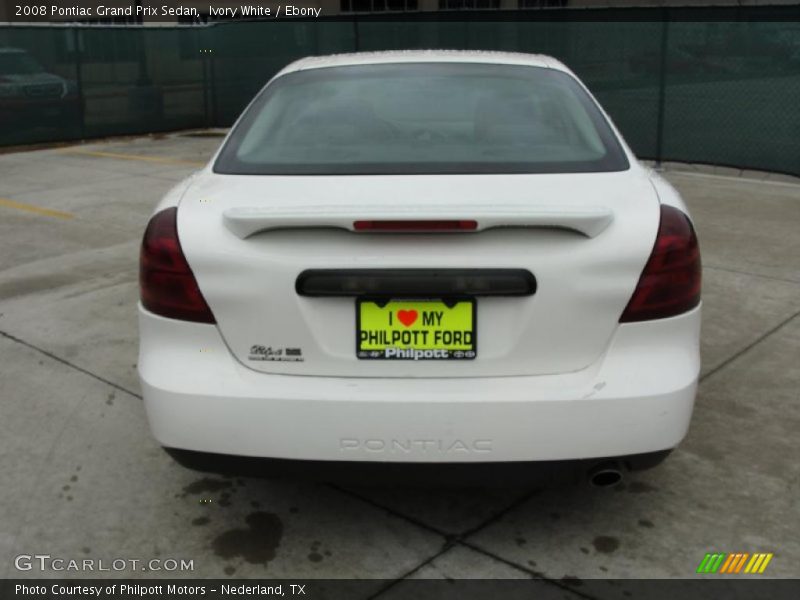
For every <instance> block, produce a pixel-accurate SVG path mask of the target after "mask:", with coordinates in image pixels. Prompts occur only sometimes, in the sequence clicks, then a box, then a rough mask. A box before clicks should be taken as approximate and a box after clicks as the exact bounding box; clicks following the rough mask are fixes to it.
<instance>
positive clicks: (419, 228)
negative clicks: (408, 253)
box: [353, 220, 478, 233]
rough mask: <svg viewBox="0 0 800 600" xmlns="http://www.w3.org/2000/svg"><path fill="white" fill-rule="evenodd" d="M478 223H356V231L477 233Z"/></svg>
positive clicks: (439, 221) (459, 221)
mask: <svg viewBox="0 0 800 600" xmlns="http://www.w3.org/2000/svg"><path fill="white" fill-rule="evenodd" d="M477 228H478V222H477V221H472V220H450V221H443V220H435V221H355V222H353V229H355V230H356V231H382V232H402V233H415V232H426V231H475V230H476V229H477Z"/></svg>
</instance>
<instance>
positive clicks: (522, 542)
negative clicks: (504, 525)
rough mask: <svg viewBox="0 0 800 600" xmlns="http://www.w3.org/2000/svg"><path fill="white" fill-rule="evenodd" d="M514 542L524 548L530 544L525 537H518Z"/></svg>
mask: <svg viewBox="0 0 800 600" xmlns="http://www.w3.org/2000/svg"><path fill="white" fill-rule="evenodd" d="M514 541H515V542H516V543H517V546H524V545H525V544H527V543H528V541H527V540H526V539H525V538H524V537H516V538H514Z"/></svg>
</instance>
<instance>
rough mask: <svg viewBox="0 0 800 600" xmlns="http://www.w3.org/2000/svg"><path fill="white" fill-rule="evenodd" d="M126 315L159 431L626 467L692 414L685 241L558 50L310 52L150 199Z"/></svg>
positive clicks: (348, 456) (293, 452) (449, 457)
mask: <svg viewBox="0 0 800 600" xmlns="http://www.w3.org/2000/svg"><path fill="white" fill-rule="evenodd" d="M139 328H140V336H141V346H140V358H139V363H138V365H139V366H138V368H139V373H140V377H141V382H142V388H143V393H144V399H145V405H146V409H147V414H148V417H149V421H150V424H151V427H152V430H153V433H154V435H155V437H156V438H157V439H158V441H159V442H160V443H161V444H162V445H164V446H165V447H167V448H169V449H170V450H171V451H172V452H173V454H175V455H178V456H188V455H192V452H202V453H211V454H212V455H217V454H222V455H236V456H248V457H269V458H283V459H304V460H314V461H319V460H322V461H383V462H408V463H420V462H427V463H430V462H437V463H456V462H461V463H478V462H480V463H487V462H488V463H499V462H503V463H508V462H518V461H561V460H573V459H582V460H586V459H592V460H594V459H597V462H598V464H600V463H601V462H602V463H603V464H612V465H624V464H629V465H631V464H632V465H634V466H636V465H645V466H646V465H649V464H654V463H655V462H657V461H658V459H660V458H661V457H663V456H664V455H666V451H668V450H670V449H672V448H674V447H675V446H676V445H677V444H678V443H679V442H680V441H681V439H682V438H683V437H684V435H685V434H686V431H687V428H688V424H689V420H690V417H691V413H692V408H693V404H694V397H695V390H696V384H697V378H698V372H699V367H700V360H699V348H698V346H699V343H698V341H699V328H700V257H699V252H698V245H697V239H696V237H695V233H694V229H693V227H692V224H691V221H690V218H689V217H688V216H687V211H686V207H685V206H684V204H683V202H682V201H681V199H680V197H679V196H678V194H677V193H676V192H675V190H674V189H673V188H672V187H670V185H669V184H667V183H666V182H665V181H664V180H663V179H662V178H661V177H660V176H658V175H657V174H656V173H654V172H653V171H651V170H649V169H647V168H645V167H644V166H642V165H640V164H639V163H638V162H637V161H636V159H635V157H634V156H633V154H632V153H631V151H630V150H629V149H628V147H627V146H626V145H625V143H624V141H623V140H622V139H621V137H620V135H619V132H618V131H617V130H616V129H615V128H614V126H613V124H612V123H611V122H610V120H609V119H608V117H607V116H606V115H605V113H604V112H603V111H602V109H601V108H600V107H599V105H598V104H597V102H596V101H595V100H594V99H593V97H592V96H591V95H590V93H589V92H588V91H587V89H586V88H585V87H584V86H583V85H582V84H581V83H580V82H579V81H578V79H577V78H576V77H575V75H573V74H572V73H571V72H570V71H569V70H568V69H567V68H566V67H565V66H564V65H562V64H561V63H559V62H558V61H556V60H554V59H552V58H549V57H545V56H534V55H525V54H505V53H477V52H454V51H436V52H433V51H431V52H387V53H374V54H350V55H338V56H330V57H316V58H307V59H303V60H300V61H297V62H295V63H293V64H291V65H289V66H288V67H286V68H285V69H284V70H283V71H281V72H280V73H278V75H277V76H275V77H274V78H273V79H272V80H271V81H270V82H269V83H268V84H267V85H266V86H265V87H264V89H263V90H262V91H261V92H260V93H259V94H258V95H257V97H256V98H255V100H253V102H252V103H251V104H250V106H249V107H248V108H247V109H246V110H245V111H244V113H243V115H242V116H241V117H240V119H239V120H238V122H237V123H236V125H235V126H234V127H233V129H232V130H231V132H230V134H229V135H228V137H227V139H226V140H225V142H224V143H223V145H222V147H221V149H220V151H219V152H218V154H217V155H216V156H215V157H214V158H213V160H212V161H211V162H210V163H209V165H208V166H207V167H205V168H204V169H202V170H201V171H199V172H198V173H196V174H194V175H192V176H191V177H189V178H188V179H187V180H186V181H184V182H183V183H181V184H180V185H178V186H177V187H176V188H174V189H173V190H172V191H171V192H169V193H168V194H167V196H166V197H165V198H164V199H163V200H162V201H161V203H160V204H159V205H158V207H157V208H156V211H155V213H154V215H153V217H152V219H151V220H150V223H149V225H148V226H147V230H146V232H145V236H144V241H143V245H142V252H141V304H140V308H139ZM631 457H633V459H631ZM608 460H613V461H616V462H612V463H608ZM626 460H627V462H626ZM620 468H621V467H620Z"/></svg>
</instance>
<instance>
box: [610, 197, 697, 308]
mask: <svg viewBox="0 0 800 600" xmlns="http://www.w3.org/2000/svg"><path fill="white" fill-rule="evenodd" d="M700 279H701V276H700V248H699V246H698V244H697V236H696V235H695V233H694V227H692V223H691V221H689V218H688V217H687V216H686V215H685V214H683V213H682V212H681V211H680V210H678V209H677V208H674V207H672V206H666V205H663V204H662V205H661V223H660V224H659V227H658V236H657V237H656V243H655V246H654V247H653V251H652V252H651V253H650V258H649V259H648V261H647V264H646V265H645V267H644V271H642V275H641V277H640V278H639V283H638V284H637V285H636V290H635V291H634V292H633V296H632V297H631V299H630V302H628V306H627V307H626V308H625V311H624V312H623V313H622V316H621V317H620V319H619V320H620V323H630V322H631V321H649V320H651V319H664V318H666V317H673V316H675V315H679V314H681V313H684V312H686V311H688V310H690V309H692V308H694V307H695V306H697V305H698V304H699V303H700Z"/></svg>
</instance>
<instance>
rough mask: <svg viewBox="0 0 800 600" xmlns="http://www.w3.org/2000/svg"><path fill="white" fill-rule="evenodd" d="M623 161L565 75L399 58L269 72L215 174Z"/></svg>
mask: <svg viewBox="0 0 800 600" xmlns="http://www.w3.org/2000/svg"><path fill="white" fill-rule="evenodd" d="M628 167H629V165H628V161H627V159H626V157H625V154H624V153H623V151H622V148H621V147H620V144H619V142H618V141H617V139H616V137H615V135H614V133H613V132H612V130H611V128H610V127H609V125H608V123H607V122H606V119H605V118H604V117H603V115H602V113H601V112H600V111H599V110H598V108H597V106H596V105H595V103H594V102H593V101H592V99H591V98H590V97H589V96H588V95H587V94H586V92H585V91H584V90H583V88H582V87H581V86H580V85H579V84H578V83H577V82H576V81H575V79H574V78H573V77H571V76H570V75H568V74H566V73H563V72H561V71H555V70H552V69H546V68H538V67H527V66H512V65H494V64H492V65H487V64H471V63H470V64H465V63H412V64H408V63H405V64H380V65H358V66H346V67H330V68H320V69H309V70H305V71H296V72H292V73H289V74H286V75H283V76H281V77H279V78H277V79H276V80H274V81H273V82H272V83H270V84H269V85H268V86H267V87H266V88H264V90H263V91H262V92H261V93H260V94H259V95H258V97H257V98H256V100H255V101H254V102H253V103H252V104H251V106H250V107H249V108H248V109H247V111H246V112H245V114H244V116H243V117H242V119H241V120H240V122H239V123H238V125H237V126H236V128H235V129H234V131H233V133H232V134H231V136H230V137H229V139H228V141H227V142H226V144H225V146H224V147H223V149H222V152H221V153H220V155H219V158H218V159H217V161H216V164H215V165H214V171H215V172H217V173H229V174H242V175H245V174H247V175H253V174H254V175H359V174H431V173H436V174H439V173H577V172H598V171H622V170H625V169H627V168H628Z"/></svg>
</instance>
